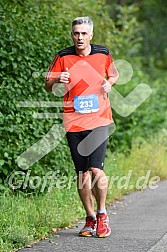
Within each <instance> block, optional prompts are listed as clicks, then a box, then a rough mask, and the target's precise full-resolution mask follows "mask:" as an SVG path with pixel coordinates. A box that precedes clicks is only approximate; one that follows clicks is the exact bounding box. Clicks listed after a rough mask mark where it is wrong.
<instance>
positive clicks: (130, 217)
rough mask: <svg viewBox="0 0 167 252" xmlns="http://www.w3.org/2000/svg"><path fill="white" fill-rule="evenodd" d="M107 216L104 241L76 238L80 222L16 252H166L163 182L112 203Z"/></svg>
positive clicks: (166, 190)
mask: <svg viewBox="0 0 167 252" xmlns="http://www.w3.org/2000/svg"><path fill="white" fill-rule="evenodd" d="M108 214H109V218H110V224H111V229H112V234H111V236H109V237H107V238H101V239H100V238H95V237H90V238H84V237H79V236H78V232H79V230H80V229H81V227H82V226H83V222H80V223H77V224H76V227H75V228H74V229H68V230H61V231H59V232H57V233H56V234H55V236H53V238H50V239H45V240H42V241H40V242H39V243H36V244H34V245H33V246H32V248H24V249H21V250H20V252H55V251H59V252H66V251H67V252H86V251H91V252H101V251H103V252H144V251H148V252H167V181H162V182H160V183H159V184H158V188H157V189H154V190H151V189H146V190H144V191H142V192H141V191H140V192H139V191H138V192H134V193H131V194H130V195H128V196H127V197H124V199H123V200H122V201H116V202H115V203H114V204H113V205H111V206H109V207H108Z"/></svg>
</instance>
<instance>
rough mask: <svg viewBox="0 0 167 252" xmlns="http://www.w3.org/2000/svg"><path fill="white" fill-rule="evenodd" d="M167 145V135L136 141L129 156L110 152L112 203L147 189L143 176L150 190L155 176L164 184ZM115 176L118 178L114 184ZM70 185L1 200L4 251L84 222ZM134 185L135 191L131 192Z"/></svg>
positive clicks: (8, 194) (0, 240)
mask: <svg viewBox="0 0 167 252" xmlns="http://www.w3.org/2000/svg"><path fill="white" fill-rule="evenodd" d="M166 143H167V138H166V136H165V134H163V135H159V136H157V137H154V138H153V139H151V140H149V141H145V140H143V139H139V140H136V141H134V142H133V146H132V149H131V152H130V153H129V154H128V155H125V154H121V153H113V154H111V153H110V152H108V155H107V158H106V162H105V170H106V174H107V176H108V177H109V189H108V197H107V202H108V203H110V202H111V201H112V200H114V199H116V198H118V199H119V198H121V196H122V195H123V194H126V193H128V192H130V191H132V190H136V189H143V185H144V184H143V181H144V177H141V176H146V174H148V175H149V176H148V179H147V181H146V182H147V183H146V184H147V186H150V185H153V186H154V185H155V184H154V183H153V181H152V182H151V184H149V181H150V179H151V178H152V177H153V176H159V177H160V179H161V180H162V179H166V178H167V169H166V168H167V155H166V152H167V146H166ZM129 171H131V176H130V178H129V183H127V184H126V180H125V179H126V177H123V176H128V172H129ZM148 171H149V173H147V172H148ZM112 176H113V177H114V178H116V176H117V179H116V180H115V182H113V183H111V182H112V181H111V179H112ZM142 178H143V179H142ZM139 179H142V180H141V181H140V183H139V184H138V187H139V186H140V188H136V185H137V181H138V180H139ZM121 180H122V181H121ZM64 185H65V184H64ZM68 185H69V184H67V185H66V186H65V188H64V189H57V188H54V189H52V190H51V192H48V193H46V194H40V195H38V196H35V195H33V194H28V195H25V194H24V193H21V192H19V193H17V194H13V192H12V191H11V190H6V192H5V193H4V194H2V195H1V196H0V209H1V211H0V220H1V221H0V251H1V252H2V251H3V252H8V251H13V250H14V249H17V248H19V247H23V246H25V245H27V244H30V243H32V242H33V241H35V240H38V239H40V238H43V237H45V236H47V235H48V234H49V233H50V232H51V230H52V229H54V228H60V227H68V226H70V225H72V223H73V222H74V221H75V220H77V219H79V218H83V217H84V210H83V207H82V205H81V202H80V200H79V197H78V193H77V190H76V184H75V182H73V183H72V186H71V188H70V189H69V188H68ZM132 185H133V188H129V187H130V186H132ZM125 187H126V188H125Z"/></svg>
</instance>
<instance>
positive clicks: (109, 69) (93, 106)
mask: <svg viewBox="0 0 167 252" xmlns="http://www.w3.org/2000/svg"><path fill="white" fill-rule="evenodd" d="M71 36H72V40H73V43H74V45H73V46H71V47H68V48H65V49H63V50H61V51H60V52H58V53H57V54H56V56H55V58H54V60H53V62H52V63H51V65H50V67H49V70H48V73H47V77H46V85H45V87H46V90H47V91H48V92H49V91H52V90H53V89H55V88H57V87H58V86H59V85H62V84H63V85H64V113H63V115H64V127H65V129H66V131H67V134H66V136H67V141H68V144H69V148H70V151H71V156H72V160H73V163H74V165H75V169H76V173H77V174H78V183H77V187H78V193H79V196H80V199H81V201H82V203H83V206H84V209H85V211H86V223H85V226H84V227H83V229H82V230H81V231H80V232H79V235H80V236H93V235H94V234H96V236H97V237H107V236H109V235H110V233H111V229H110V226H109V219H108V216H107V212H106V195H107V187H108V181H107V177H106V175H105V173H104V170H103V167H104V158H105V153H106V147H107V138H108V128H109V125H110V124H112V123H113V119H112V111H111V106H110V101H109V98H108V92H109V91H110V90H111V86H112V85H113V84H114V83H115V82H116V80H117V79H118V72H117V70H116V68H115V67H114V63H113V60H112V57H111V54H110V52H109V50H108V49H107V48H106V47H104V46H101V45H96V44H91V43H90V41H91V40H92V37H93V22H92V20H91V19H90V18H89V17H77V18H75V19H74V20H73V22H72V32H71ZM94 199H95V200H96V203H97V213H95V210H94Z"/></svg>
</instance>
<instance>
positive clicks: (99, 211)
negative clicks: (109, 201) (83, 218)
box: [97, 208, 107, 214]
mask: <svg viewBox="0 0 167 252" xmlns="http://www.w3.org/2000/svg"><path fill="white" fill-rule="evenodd" d="M97 213H98V214H101V213H104V214H106V213H107V211H106V209H105V208H104V209H101V210H99V209H97Z"/></svg>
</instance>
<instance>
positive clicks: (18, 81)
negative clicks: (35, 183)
mask: <svg viewBox="0 0 167 252" xmlns="http://www.w3.org/2000/svg"><path fill="white" fill-rule="evenodd" d="M107 2H108V4H106V1H105V0H100V1H94V0H91V1H86V2H83V1H81V0H79V1H77V2H76V1H75V0H71V1H70V5H69V1H67V0H65V1H64V2H59V1H37V0H36V1H32V0H28V1H23V0H20V1H15V0H13V1H8V0H2V1H1V3H0V5H1V8H0V15H1V22H0V29H1V39H0V48H1V51H0V58H1V71H0V98H1V99H0V107H1V112H0V126H1V147H0V166H1V169H0V189H3V188H4V186H8V184H7V183H8V180H9V178H10V175H11V174H12V173H13V172H14V171H21V170H22V169H21V168H20V167H19V166H18V164H17V162H16V161H17V158H18V156H19V155H20V154H21V153H23V152H24V151H25V150H26V149H27V148H29V147H31V146H32V145H33V144H35V143H36V142H37V141H39V140H40V139H42V138H43V137H45V136H46V134H47V133H48V132H49V130H50V129H51V128H52V126H53V125H55V124H58V123H61V120H56V119H35V118H34V117H33V115H34V113H48V112H49V113H59V112H61V108H46V107H38V108H35V107H20V106H19V104H20V102H22V101H23V102H25V101H28V102H30V103H31V101H58V100H59V98H58V97H56V96H54V95H53V94H48V93H47V92H46V91H45V89H44V74H43V73H44V72H46V71H47V69H48V66H49V65H50V63H51V61H52V59H53V58H54V56H55V53H56V52H57V51H59V50H61V49H62V48H64V47H66V46H69V45H70V44H72V41H71V37H70V29H71V21H72V19H73V18H75V17H76V16H87V15H89V16H90V17H91V18H92V19H93V21H94V38H93V42H94V43H97V44H103V45H106V46H107V47H108V48H109V49H110V50H111V52H112V54H113V56H114V59H115V60H116V59H124V60H126V61H129V63H130V64H131V65H132V67H133V69H134V76H133V79H132V80H131V81H130V82H129V83H127V84H126V85H123V86H118V85H115V88H116V89H117V90H118V91H119V92H120V93H121V94H122V95H124V96H125V95H127V94H128V93H129V92H130V91H131V90H132V89H133V88H135V87H136V86H137V85H138V84H139V83H141V82H144V83H147V84H149V85H150V86H151V88H153V95H152V96H151V97H150V98H149V99H148V100H147V101H146V102H145V103H143V104H142V106H141V107H140V108H138V109H137V110H136V111H135V112H134V113H133V114H131V115H130V116H128V117H126V118H122V117H121V116H119V115H118V114H117V113H116V112H115V111H113V114H114V119H115V122H116V126H117V130H116V132H115V133H114V135H113V136H112V138H111V139H110V142H109V146H108V147H109V148H111V149H113V147H114V149H115V148H119V149H120V150H121V151H122V150H125V149H127V147H128V148H129V147H130V146H131V141H132V138H134V137H136V136H143V137H145V136H146V135H149V134H152V132H156V131H158V130H159V129H160V128H164V127H165V124H164V121H165V119H164V112H163V111H166V102H165V95H164V91H163V90H164V88H165V82H166V77H164V80H162V78H161V75H160V74H159V76H158V79H157V76H156V71H157V70H154V69H151V70H150V72H149V73H148V71H146V69H143V65H144V63H145V57H144V56H145V55H143V54H142V52H143V51H142V44H141V43H143V42H142V41H143V37H142V32H144V28H143V26H142V25H141V23H142V22H141V21H140V22H139V19H138V17H139V16H140V14H141V12H140V9H139V6H138V4H137V5H136V4H130V3H131V1H129V2H128V4H125V3H124V4H121V1H120V4H116V3H112V2H111V1H107ZM123 2H124V1H122V3H123ZM143 8H146V7H143ZM154 37H155V36H154ZM143 62H144V63H143ZM151 71H153V72H155V73H154V78H153V74H152V72H151ZM162 74H163V73H162ZM149 75H150V76H149ZM158 98H159V99H161V103H160V104H159V99H158ZM161 110H162V111H161ZM155 111H156V112H155ZM160 125H161V126H160ZM52 136H53V135H52ZM57 136H58V132H57V131H55V133H54V136H53V138H55V139H56V137H57ZM52 140H53V139H52ZM47 146H48V141H47V142H46V145H45V150H47ZM42 151H43V150H42V149H40V148H39V149H38V150H37V154H41V152H42ZM34 153H35V152H34ZM34 153H32V157H33V155H34ZM32 157H31V159H32ZM22 161H23V163H24V161H25V160H22ZM22 168H24V167H22ZM29 169H30V172H31V173H30V176H32V178H33V176H37V175H38V176H40V177H41V178H43V176H44V175H45V174H46V173H47V172H48V171H54V170H60V171H61V174H67V173H71V174H74V168H73V164H72V161H71V158H70V153H69V149H68V147H67V143H66V139H65V138H63V139H62V142H61V144H59V145H58V147H57V148H55V149H53V150H52V151H51V152H50V153H49V154H47V155H46V156H44V157H43V158H42V159H40V160H39V161H38V162H37V163H35V164H34V165H32V166H31V167H30V168H29ZM23 172H25V175H26V174H27V173H28V172H29V171H24V169H23ZM18 177H19V176H18ZM5 182H6V184H5ZM15 184H17V181H14V185H15ZM20 189H23V188H20ZM35 191H36V192H38V190H35Z"/></svg>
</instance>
